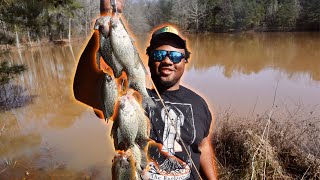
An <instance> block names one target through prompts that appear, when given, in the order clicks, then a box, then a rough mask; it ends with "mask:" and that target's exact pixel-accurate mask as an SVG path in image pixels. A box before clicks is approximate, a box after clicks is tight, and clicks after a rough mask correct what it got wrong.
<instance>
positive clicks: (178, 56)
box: [169, 51, 183, 63]
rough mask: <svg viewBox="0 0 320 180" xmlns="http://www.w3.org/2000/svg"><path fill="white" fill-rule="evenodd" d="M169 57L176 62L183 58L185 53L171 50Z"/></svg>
mask: <svg viewBox="0 0 320 180" xmlns="http://www.w3.org/2000/svg"><path fill="white" fill-rule="evenodd" d="M169 58H170V59H171V61H172V62H174V63H179V62H180V61H181V59H182V58H183V54H182V53H180V52H175V51H171V52H170V54H169Z"/></svg>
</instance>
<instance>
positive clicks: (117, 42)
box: [110, 16, 155, 107]
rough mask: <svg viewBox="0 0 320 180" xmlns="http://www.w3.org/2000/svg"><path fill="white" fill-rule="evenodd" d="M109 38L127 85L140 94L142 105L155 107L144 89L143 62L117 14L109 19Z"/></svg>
mask: <svg viewBox="0 0 320 180" xmlns="http://www.w3.org/2000/svg"><path fill="white" fill-rule="evenodd" d="M110 40H111V46H112V50H113V53H114V55H115V57H116V59H117V60H118V61H119V63H120V64H121V65H122V67H123V70H124V71H125V72H126V74H127V77H128V84H129V87H131V88H133V89H134V90H136V91H138V92H139V93H140V94H141V96H142V103H143V107H147V105H148V106H149V107H155V103H154V102H153V101H152V99H151V98H150V97H149V95H148V93H147V90H146V71H145V68H144V66H143V63H142V61H141V59H140V56H139V54H138V52H137V50H136V48H135V47H134V45H133V44H132V41H131V38H130V36H129V34H128V33H127V31H126V30H125V28H124V26H123V25H122V23H121V22H120V19H119V18H118V17H117V16H114V17H113V18H112V19H111V29H110Z"/></svg>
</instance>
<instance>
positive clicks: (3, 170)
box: [0, 167, 8, 174]
mask: <svg viewBox="0 0 320 180" xmlns="http://www.w3.org/2000/svg"><path fill="white" fill-rule="evenodd" d="M7 169H8V167H6V168H4V169H2V170H1V171H0V174H1V173H3V172H5V171H6V170H7Z"/></svg>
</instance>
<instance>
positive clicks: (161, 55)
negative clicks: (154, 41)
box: [153, 50, 167, 61]
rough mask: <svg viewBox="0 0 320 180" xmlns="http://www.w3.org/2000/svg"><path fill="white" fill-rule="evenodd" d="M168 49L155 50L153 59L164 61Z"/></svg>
mask: <svg viewBox="0 0 320 180" xmlns="http://www.w3.org/2000/svg"><path fill="white" fill-rule="evenodd" d="M166 56H167V51H161V50H155V51H153V59H155V60H156V61H162V60H164V59H165V58H166Z"/></svg>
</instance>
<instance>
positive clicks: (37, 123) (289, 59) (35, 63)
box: [0, 33, 320, 178]
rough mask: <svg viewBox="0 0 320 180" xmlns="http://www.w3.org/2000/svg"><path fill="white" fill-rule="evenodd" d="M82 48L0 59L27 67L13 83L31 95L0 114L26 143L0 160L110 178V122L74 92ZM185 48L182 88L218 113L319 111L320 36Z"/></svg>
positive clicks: (202, 41)
mask: <svg viewBox="0 0 320 180" xmlns="http://www.w3.org/2000/svg"><path fill="white" fill-rule="evenodd" d="M85 42H86V40H83V41H80V42H76V43H72V45H65V46H60V45H59V46H53V45H52V46H40V47H33V48H29V49H21V50H14V51H13V52H12V53H10V54H5V55H2V56H1V57H0V61H8V62H9V63H10V64H25V65H26V66H27V71H26V72H24V73H22V74H21V75H19V76H17V77H16V78H15V79H13V80H12V84H14V85H16V86H17V87H20V88H21V89H22V90H21V92H20V93H22V94H24V95H28V96H30V97H32V101H31V102H30V103H28V104H26V105H25V106H23V107H20V108H13V109H11V110H6V111H0V119H1V121H3V120H7V121H9V120H11V121H13V122H14V124H16V127H18V128H17V129H18V130H17V133H18V134H19V136H23V137H26V138H25V139H22V140H20V141H16V142H11V143H8V144H7V146H6V148H3V150H1V151H0V161H1V160H2V161H6V162H8V159H9V160H11V161H14V160H15V158H16V157H21V156H27V157H33V155H34V154H38V155H39V156H36V157H35V158H33V160H30V161H32V166H33V167H37V168H38V169H46V170H47V169H50V172H51V173H52V174H51V176H54V175H55V176H57V177H58V176H59V174H58V173H56V174H54V170H56V169H59V168H60V169H61V168H62V169H68V170H71V171H72V173H71V172H69V175H70V176H75V175H74V172H83V173H84V174H87V175H88V176H96V177H98V176H100V177H108V178H110V174H111V170H110V167H111V159H112V157H113V155H114V151H113V146H112V144H113V143H112V140H111V139H110V136H109V134H110V128H111V125H112V123H109V124H106V123H105V122H104V120H101V119H99V118H97V117H96V116H95V114H94V113H93V111H92V108H90V107H88V106H86V105H84V104H81V103H79V102H77V101H76V100H75V99H74V97H73V92H72V83H73V77H74V73H75V68H76V65H77V62H78V59H79V57H80V54H81V52H82V50H83V48H84V46H85ZM146 45H147V43H146V42H144V43H140V46H141V47H145V46H146ZM188 45H189V47H190V50H191V53H192V54H191V59H190V62H189V63H188V64H187V69H186V72H185V74H184V76H183V79H182V84H183V85H185V86H187V87H189V88H191V89H193V90H195V91H196V92H197V93H199V94H201V95H202V96H203V97H205V99H206V101H207V102H208V104H209V105H210V109H211V112H212V113H213V114H215V115H216V114H219V113H222V112H224V111H225V110H226V109H229V110H230V109H231V111H232V112H233V113H234V114H235V115H236V116H239V117H246V116H250V115H256V114H263V113H266V112H268V111H270V109H271V107H272V105H273V104H276V105H277V107H279V108H282V109H290V108H291V107H292V108H294V107H295V106H303V107H304V108H305V110H306V111H310V112H315V113H316V112H317V113H319V108H320V107H319V104H320V51H319V50H320V33H239V34H223V33H221V34H210V33H208V34H198V35H189V36H188ZM141 49H142V48H141ZM144 52H145V51H144V50H143V49H142V50H141V51H140V54H141V56H142V58H143V60H144V62H146V61H147V56H146V55H144ZM10 93H11V95H12V96H15V94H14V92H7V94H10ZM7 127H8V126H6V127H5V128H7ZM1 128H2V127H0V129H1ZM7 131H10V129H8V130H7ZM17 133H16V134H14V135H13V136H18V135H17ZM2 140H3V139H2ZM8 142H10V141H8ZM30 161H29V162H30ZM9 164H10V163H9ZM22 169H23V168H22ZM26 169H27V168H25V169H23V171H26ZM0 171H1V169H0ZM3 174H4V173H3ZM3 174H2V175H3ZM60 175H61V174H60ZM0 176H1V173H0ZM51 176H50V177H51ZM77 176H78V177H79V176H81V177H82V175H79V174H77Z"/></svg>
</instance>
